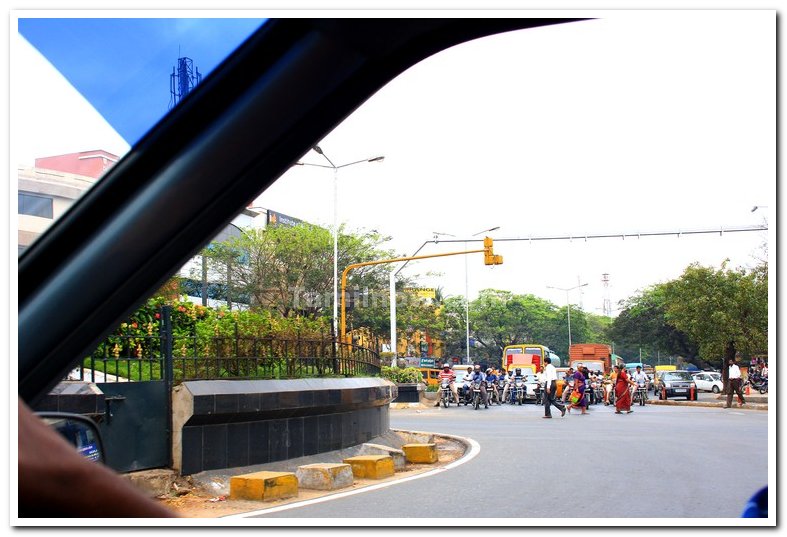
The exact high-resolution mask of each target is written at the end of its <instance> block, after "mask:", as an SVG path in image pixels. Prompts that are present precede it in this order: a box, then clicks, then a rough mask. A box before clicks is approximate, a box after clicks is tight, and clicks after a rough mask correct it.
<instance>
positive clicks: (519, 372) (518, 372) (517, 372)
mask: <svg viewBox="0 0 787 537" xmlns="http://www.w3.org/2000/svg"><path fill="white" fill-rule="evenodd" d="M521 373H522V370H521V369H520V368H518V367H517V368H516V374H517V375H519V374H521Z"/></svg>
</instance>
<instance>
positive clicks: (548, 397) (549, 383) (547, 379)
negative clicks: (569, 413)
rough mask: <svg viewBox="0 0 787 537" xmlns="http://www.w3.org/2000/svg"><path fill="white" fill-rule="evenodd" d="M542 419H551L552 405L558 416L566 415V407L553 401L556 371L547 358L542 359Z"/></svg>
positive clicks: (555, 390) (555, 388) (555, 389)
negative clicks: (543, 364)
mask: <svg viewBox="0 0 787 537" xmlns="http://www.w3.org/2000/svg"><path fill="white" fill-rule="evenodd" d="M544 363H545V364H546V365H545V366H544V395H543V398H544V417H545V418H551V417H552V405H555V406H556V407H557V409H558V410H559V411H560V416H561V417H563V416H565V415H566V407H564V406H563V405H562V404H561V403H558V402H557V401H556V400H555V395H556V394H557V369H555V366H553V365H552V359H551V358H549V356H547V357H546V358H544Z"/></svg>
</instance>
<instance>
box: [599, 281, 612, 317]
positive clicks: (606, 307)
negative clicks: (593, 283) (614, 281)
mask: <svg viewBox="0 0 787 537" xmlns="http://www.w3.org/2000/svg"><path fill="white" fill-rule="evenodd" d="M601 283H602V284H603V285H604V308H603V309H604V315H606V316H607V317H612V302H611V301H610V300H609V274H602V275H601Z"/></svg>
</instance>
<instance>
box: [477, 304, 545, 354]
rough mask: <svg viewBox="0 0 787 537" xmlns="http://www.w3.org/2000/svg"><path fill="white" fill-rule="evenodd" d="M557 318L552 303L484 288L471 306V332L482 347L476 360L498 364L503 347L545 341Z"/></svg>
mask: <svg viewBox="0 0 787 537" xmlns="http://www.w3.org/2000/svg"><path fill="white" fill-rule="evenodd" d="M555 318H556V308H555V306H554V304H552V303H551V302H548V301H546V300H543V299H541V298H538V297H536V296H534V295H515V294H513V293H511V292H510V291H500V290H496V289H484V290H483V291H481V292H480V293H479V297H478V299H476V300H474V301H473V302H471V304H470V330H471V333H472V334H473V335H474V337H475V338H476V339H477V341H478V342H479V343H480V344H481V352H480V353H479V355H480V356H479V358H482V357H483V358H485V359H486V361H487V363H489V364H492V365H494V364H499V363H500V362H501V360H502V357H503V348H504V347H505V346H506V345H517V344H521V343H535V342H540V341H545V339H546V338H547V336H549V335H550V332H551V331H552V330H551V329H552V327H553V323H554V322H555Z"/></svg>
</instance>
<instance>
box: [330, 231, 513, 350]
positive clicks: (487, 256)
mask: <svg viewBox="0 0 787 537" xmlns="http://www.w3.org/2000/svg"><path fill="white" fill-rule="evenodd" d="M492 247H493V245H492V239H491V238H489V237H486V238H484V249H483V250H465V251H463V252H448V253H444V254H431V255H419V256H415V257H397V258H395V259H382V260H380V261H366V262H364V263H353V264H351V265H347V268H346V269H344V271H343V272H342V322H341V329H340V332H339V337H340V339H339V341H341V342H345V340H346V338H347V310H346V304H345V300H346V298H347V297H346V289H347V274H349V272H350V271H351V270H352V269H355V268H359V267H368V266H370V265H382V264H385V263H398V262H400V261H412V260H414V259H429V258H432V257H446V256H449V255H466V254H479V253H482V252H483V254H484V264H486V265H502V264H503V256H502V255H495V254H494V253H493V251H492ZM391 300H396V297H391ZM393 344H394V343H393V342H392V345H393Z"/></svg>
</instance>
